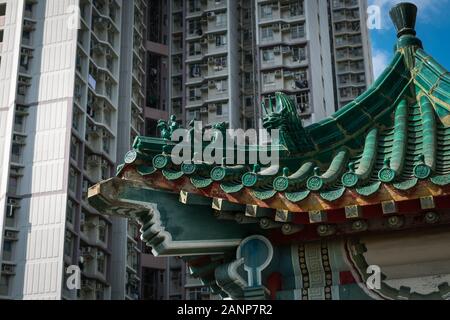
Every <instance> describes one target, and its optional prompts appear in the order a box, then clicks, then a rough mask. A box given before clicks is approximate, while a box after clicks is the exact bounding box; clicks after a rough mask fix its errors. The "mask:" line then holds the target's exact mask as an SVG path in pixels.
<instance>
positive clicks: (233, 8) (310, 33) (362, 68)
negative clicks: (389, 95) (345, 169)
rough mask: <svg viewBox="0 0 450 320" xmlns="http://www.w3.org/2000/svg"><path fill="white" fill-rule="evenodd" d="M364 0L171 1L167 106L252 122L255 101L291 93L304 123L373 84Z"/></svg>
mask: <svg viewBox="0 0 450 320" xmlns="http://www.w3.org/2000/svg"><path fill="white" fill-rule="evenodd" d="M366 8H367V2H366V0H333V1H331V0H308V1H305V0H279V1H273V0H253V1H238V0H190V1H182V0H171V7H170V15H169V16H170V21H171V22H170V25H169V27H170V30H171V32H170V42H169V47H170V57H169V58H170V64H169V65H170V75H171V77H170V85H169V97H170V106H171V111H172V112H173V113H174V114H176V115H177V117H178V118H179V119H183V120H184V122H185V123H189V121H191V120H192V119H196V120H201V121H203V122H204V123H205V124H211V123H213V122H217V121H227V122H229V124H230V127H234V128H236V127H244V128H249V127H255V126H258V123H259V119H260V117H261V110H260V106H259V105H260V101H262V100H264V99H268V98H270V97H272V96H273V94H274V93H275V92H277V91H282V92H284V93H286V94H288V95H290V96H292V98H294V99H295V100H296V102H297V105H298V109H299V110H298V111H299V113H300V114H302V116H303V118H304V119H305V121H306V123H311V122H315V121H319V120H321V119H323V118H324V117H325V116H327V115H331V114H332V113H333V112H335V111H336V110H337V109H339V108H340V107H342V106H343V105H345V104H346V103H347V102H349V101H351V100H352V99H353V98H354V97H356V96H357V95H358V93H361V92H363V91H364V90H365V89H366V88H367V86H368V85H369V84H370V83H372V81H373V74H372V67H371V54H370V43H369V38H368V32H367V27H366V16H367V14H366Z"/></svg>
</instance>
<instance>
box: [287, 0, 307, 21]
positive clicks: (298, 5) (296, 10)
mask: <svg viewBox="0 0 450 320" xmlns="http://www.w3.org/2000/svg"><path fill="white" fill-rule="evenodd" d="M290 14H291V17H295V16H301V15H303V14H304V7H303V0H297V1H294V2H292V3H291V5H290Z"/></svg>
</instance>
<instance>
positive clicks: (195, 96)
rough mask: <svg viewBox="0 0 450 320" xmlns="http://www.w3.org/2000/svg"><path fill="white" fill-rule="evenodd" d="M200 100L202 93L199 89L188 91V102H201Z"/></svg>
mask: <svg viewBox="0 0 450 320" xmlns="http://www.w3.org/2000/svg"><path fill="white" fill-rule="evenodd" d="M201 99H202V93H201V90H200V88H191V89H189V100H190V101H195V100H201Z"/></svg>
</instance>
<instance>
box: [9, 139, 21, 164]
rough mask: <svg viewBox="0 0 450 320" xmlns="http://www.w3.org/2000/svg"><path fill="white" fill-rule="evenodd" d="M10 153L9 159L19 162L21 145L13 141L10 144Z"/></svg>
mask: <svg viewBox="0 0 450 320" xmlns="http://www.w3.org/2000/svg"><path fill="white" fill-rule="evenodd" d="M11 153H12V159H11V161H12V162H15V163H20V161H21V158H22V146H21V145H19V144H16V143H14V144H13V145H12V151H11Z"/></svg>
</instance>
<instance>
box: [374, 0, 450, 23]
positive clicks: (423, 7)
mask: <svg viewBox="0 0 450 320" xmlns="http://www.w3.org/2000/svg"><path fill="white" fill-rule="evenodd" d="M408 1H409V2H412V3H414V4H415V5H416V6H417V8H418V11H419V12H418V17H417V18H418V20H420V21H424V22H427V23H437V22H438V21H439V20H441V19H436V17H437V16H439V15H442V14H447V12H448V9H449V5H450V0H439V1H437V0H408ZM400 2H404V0H369V5H376V6H379V7H380V8H381V15H382V16H381V27H382V29H390V28H391V27H392V22H391V21H390V18H389V10H390V9H391V8H392V7H393V6H395V5H396V4H398V3H400Z"/></svg>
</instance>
